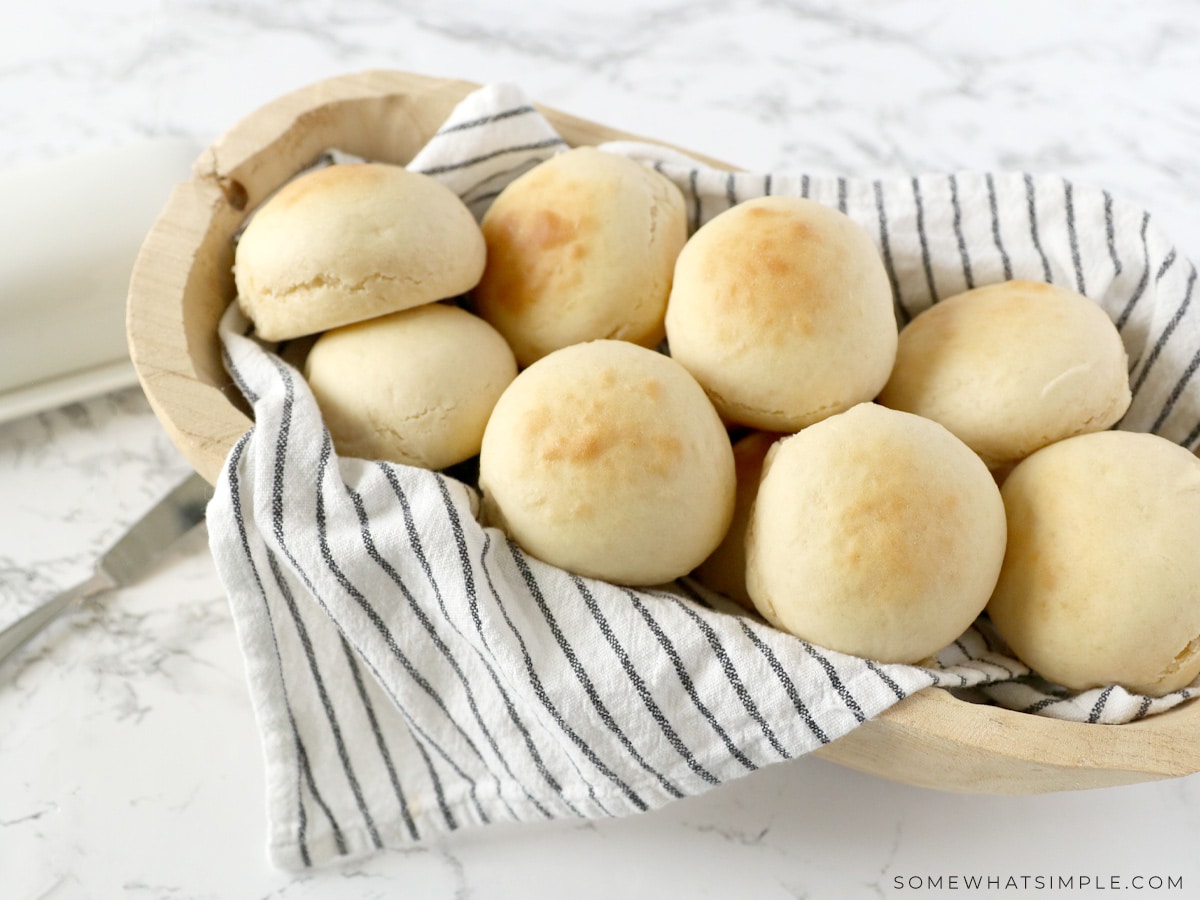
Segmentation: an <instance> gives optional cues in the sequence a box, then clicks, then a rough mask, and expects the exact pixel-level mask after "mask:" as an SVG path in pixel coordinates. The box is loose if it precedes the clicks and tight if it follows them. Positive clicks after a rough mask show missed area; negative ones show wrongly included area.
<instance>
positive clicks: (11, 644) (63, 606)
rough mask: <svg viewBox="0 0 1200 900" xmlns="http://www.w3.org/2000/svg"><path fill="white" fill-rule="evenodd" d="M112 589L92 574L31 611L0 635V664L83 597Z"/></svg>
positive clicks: (104, 577) (99, 574)
mask: <svg viewBox="0 0 1200 900" xmlns="http://www.w3.org/2000/svg"><path fill="white" fill-rule="evenodd" d="M111 587H113V582H112V579H111V578H109V577H108V576H107V575H105V574H104V573H103V572H99V571H98V572H95V573H94V574H93V575H92V576H91V577H90V578H87V579H85V580H84V581H81V582H79V584H77V585H75V586H74V587H72V588H69V589H67V590H65V591H63V592H62V593H61V594H59V595H57V596H56V597H52V598H51V599H49V600H47V601H46V602H45V603H43V604H42V605H41V606H38V607H35V608H34V609H32V610H31V611H30V612H28V613H26V614H25V615H24V616H22V617H21V618H19V619H17V621H15V622H13V623H12V624H11V625H9V626H8V627H7V628H5V629H4V630H3V631H0V663H3V662H4V660H6V659H8V657H10V656H12V655H13V654H14V653H16V652H17V650H19V649H20V648H21V647H23V646H24V645H25V644H26V642H28V641H29V640H30V639H31V638H33V637H34V636H35V635H36V634H37V633H38V632H40V631H41V630H42V629H43V628H45V627H46V626H47V625H49V624H50V623H51V622H53V621H54V620H55V619H57V618H58V617H59V616H61V615H62V614H63V613H64V612H66V611H67V610H68V609H71V608H72V607H74V606H76V605H78V604H79V603H80V602H81V601H83V600H84V599H86V598H87V597H93V596H95V595H96V594H99V593H102V592H104V591H107V590H109V589H110V588H111Z"/></svg>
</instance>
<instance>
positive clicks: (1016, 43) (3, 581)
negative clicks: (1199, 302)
mask: <svg viewBox="0 0 1200 900" xmlns="http://www.w3.org/2000/svg"><path fill="white" fill-rule="evenodd" d="M501 9H503V12H501ZM0 60H3V63H0V121H3V122H4V126H5V127H4V128H3V130H2V131H0V171H3V170H5V169H11V168H13V167H19V166H22V165H25V164H29V163H33V162H36V161H41V160H47V159H59V158H66V157H70V156H72V155H74V154H78V153H82V152H89V151H96V150H100V149H104V148H110V147H114V146H120V145H122V144H127V143H131V142H135V141H139V140H143V139H145V138H147V137H162V136H175V137H181V138H187V139H191V140H194V141H195V142H196V144H197V146H203V145H204V144H206V143H207V142H209V141H211V140H212V139H213V138H214V137H215V136H216V135H217V134H218V133H220V132H221V131H223V130H224V129H225V128H226V127H228V126H229V125H230V124H232V123H233V122H234V121H236V120H237V119H239V118H240V117H241V116H243V115H245V114H246V113H248V112H250V111H251V110H252V109H254V108H256V107H257V106H259V105H261V104H262V103H264V102H266V101H267V100H270V99H272V98H273V97H275V96H278V95H279V94H282V93H285V92H287V91H290V90H292V89H294V88H297V87H300V86H303V85H305V84H308V83H310V82H313V81H316V80H318V79H321V78H324V77H328V76H331V75H335V74H340V73H344V72H351V71H357V70H362V69H368V68H396V69H404V70H409V71H414V72H420V73H423V74H430V75H447V76H455V77H462V78H467V79H470V80H473V81H477V82H490V81H510V82H514V83H516V84H519V85H521V86H522V87H523V88H524V89H525V90H526V92H527V93H528V94H529V95H530V96H532V97H534V98H535V99H537V100H539V101H541V102H544V103H546V104H549V105H551V106H554V107H556V108H558V109H561V110H565V111H569V112H572V113H575V114H577V115H580V116H583V117H586V118H590V119H594V120H597V121H600V122H603V123H606V124H609V125H612V126H614V127H618V128H621V129H624V130H626V131H630V132H633V133H637V134H642V135H645V136H647V137H650V138H659V139H662V140H665V141H669V142H671V143H674V144H678V145H682V146H685V147H689V148H692V149H695V150H697V151H699V152H702V153H705V154H707V155H709V156H712V157H717V158H721V159H725V160H728V161H731V162H735V163H737V164H739V165H741V166H744V167H746V168H750V169H757V170H760V171H768V170H775V171H780V170H792V171H806V172H810V173H813V174H844V175H856V176H868V177H881V176H890V175H901V174H917V173H922V172H932V171H948V170H955V169H972V170H1010V171H1012V170H1018V171H1030V172H1044V173H1055V174H1060V175H1064V176H1066V177H1068V178H1070V179H1072V180H1073V181H1075V182H1078V183H1086V184H1092V185H1097V186H1101V187H1105V188H1107V189H1109V190H1110V191H1111V192H1112V193H1114V194H1115V195H1117V196H1119V197H1122V198H1124V199H1126V200H1129V201H1132V202H1134V203H1136V204H1139V205H1140V206H1142V207H1143V208H1145V209H1148V210H1150V211H1152V212H1153V214H1154V215H1155V217H1156V219H1157V221H1158V223H1159V225H1160V227H1161V228H1162V229H1163V230H1164V231H1166V232H1167V233H1168V234H1170V235H1171V236H1172V237H1173V238H1174V240H1175V241H1176V245H1177V248H1178V250H1179V252H1180V253H1181V254H1183V255H1185V256H1187V257H1189V258H1191V259H1193V260H1194V259H1196V258H1198V257H1200V214H1198V213H1197V210H1198V209H1200V101H1197V99H1196V94H1195V90H1194V85H1195V84H1197V83H1200V7H1197V6H1196V5H1195V4H1194V3H1191V2H1186V0H1176V2H1151V3H1133V2H1122V3H1113V4H1105V5H1104V7H1103V12H1101V8H1100V7H1097V6H1085V5H1083V4H1078V3H1069V2H1064V0H1040V2H1036V3H1035V2H1024V0H1022V2H1014V3H1005V4H991V5H987V6H981V5H967V4H959V3H950V2H945V0H902V2H897V3H891V4H880V3H851V4H840V5H835V4H832V3H825V2H794V3H780V2H767V0H759V2H752V0H744V2H743V0H732V2H723V3H707V2H703V0H700V2H693V3H690V4H677V3H674V2H669V0H649V2H638V3H635V2H632V0H616V2H613V3H608V4H602V5H597V4H595V3H589V4H584V3H581V2H577V0H576V2H569V3H559V4H550V3H541V2H537V0H519V2H516V3H510V4H505V5H504V6H503V7H501V6H500V5H498V4H497V5H489V4H486V3H483V2H480V0H463V2H460V3H457V4H453V5H451V4H438V3H432V2H422V0H411V2H404V0H401V2H387V0H348V2H343V3H338V4H333V3H318V2H299V3H291V4H282V3H272V2H269V0H248V2H242V3H236V4H235V3H221V2H215V0H113V2H108V3H105V4H94V3H90V2H85V0H44V2H41V3H36V4H23V5H22V6H21V7H20V9H19V11H18V12H16V13H8V14H6V27H5V28H4V30H3V32H2V33H0ZM64 262H66V261H64ZM48 277H49V273H48ZM187 470H188V469H187V465H186V463H184V461H183V460H182V458H181V457H180V456H179V455H178V453H177V452H176V451H175V449H174V447H173V446H172V445H171V443H170V441H169V440H168V438H167V437H166V435H165V434H164V432H163V431H162V430H161V428H160V426H159V425H158V422H157V420H156V419H155V418H154V416H153V414H152V412H151V411H150V409H149V407H148V405H147V403H146V401H145V400H144V398H143V397H142V395H141V393H140V391H139V390H138V389H137V388H136V387H129V388H123V389H118V390H115V391H110V392H108V393H101V394H99V395H98V396H94V397H88V398H85V399H81V400H79V401H77V402H72V403H69V404H67V405H65V406H60V407H56V408H48V409H45V410H43V411H40V412H36V413H32V414H28V415H24V416H21V417H18V418H16V419H13V420H11V421H8V422H6V423H4V424H0V622H7V621H9V620H11V619H14V618H16V617H17V616H18V615H19V614H20V613H22V612H24V611H25V610H27V609H29V608H32V607H33V606H34V605H36V604H37V603H38V602H40V601H41V600H43V599H46V598H48V597H49V596H51V595H52V594H54V593H55V592H56V591H58V590H60V589H62V588H65V587H68V586H70V585H71V584H72V583H74V582H75V581H78V580H80V579H81V578H83V577H85V576H86V575H87V573H88V571H89V568H90V563H91V560H92V559H93V558H94V557H95V555H96V554H97V553H98V552H99V551H101V550H102V549H104V548H105V547H106V546H107V545H108V544H109V543H110V542H111V541H112V540H113V539H115V538H116V537H117V536H118V535H119V534H120V532H121V531H122V529H123V527H124V526H125V525H126V524H128V523H129V522H131V521H132V520H133V519H134V518H135V517H136V516H137V514H138V513H139V512H140V511H141V510H142V509H143V508H145V507H146V506H148V505H149V504H150V503H151V502H153V500H154V499H155V498H156V497H157V496H159V495H160V494H161V493H163V492H164V491H165V490H166V489H167V488H168V487H169V486H170V485H171V484H172V483H173V482H174V481H175V480H177V479H178V478H179V477H180V476H181V475H182V474H184V473H185V472H186V471H187ZM0 722H2V723H3V727H0V896H2V897H4V898H9V897H12V898H51V897H53V898H64V897H113V896H117V895H122V896H126V895H127V896H132V897H189V898H218V897H220V898H224V897H238V898H250V897H269V896H270V897H289V898H300V897H304V898H333V897H337V898H369V897H390V896H422V897H426V896H427V897H435V896H438V897H440V896H446V897H457V898H489V897H497V898H498V897H523V898H537V897H547V898H549V897H563V896H571V897H581V898H585V897H608V896H611V895H614V894H615V895H617V896H622V897H652V896H689V897H718V896H745V897H762V898H775V897H779V898H785V897H795V898H799V897H813V898H816V897H836V898H859V897H863V898H877V897H889V898H891V897H904V896H943V895H946V896H959V895H962V894H963V893H965V892H966V888H965V885H960V886H958V887H956V888H954V889H951V887H950V882H949V880H948V879H949V877H950V876H952V875H957V876H982V877H983V878H985V879H986V878H988V877H992V878H996V879H999V880H1000V881H999V883H1000V887H998V888H996V889H995V890H993V891H992V892H987V891H981V892H977V893H968V895H970V896H993V895H994V896H1004V897H1008V896H1027V895H1028V896H1032V895H1035V894H1036V895H1037V896H1057V895H1062V896H1074V895H1076V894H1087V893H1090V892H1091V891H1093V890H1096V889H1111V888H1112V887H1114V886H1117V885H1115V884H1114V883H1113V882H1112V879H1113V878H1116V879H1119V882H1118V884H1119V886H1121V887H1130V888H1132V887H1137V886H1138V885H1139V884H1140V885H1142V886H1144V887H1145V889H1146V892H1147V893H1151V894H1156V895H1159V894H1161V895H1165V896H1177V897H1184V896H1195V891H1196V890H1197V885H1200V857H1198V856H1197V854H1196V853H1195V836H1196V835H1197V834H1200V776H1191V777H1187V778H1182V779H1176V780H1171V781H1166V782H1158V783H1153V784H1144V785H1137V786H1131V787H1125V788H1115V789H1109V790H1103V791H1091V792H1082V793H1062V794H1053V795H1042V796H1032V797H991V796H962V795H956V794H946V793H939V792H933V791H927V790H923V789H918V788H913V787H908V786H905V785H900V784H894V783H890V782H885V781H882V780H880V779H876V778H873V777H870V776H867V775H863V774H859V773H856V772H853V771H850V770H848V769H843V768H840V767H838V766H835V765H833V764H831V763H828V762H825V761H821V760H817V759H801V760H797V761H793V762H790V763H787V764H781V765H777V766H774V767H772V768H770V769H768V770H765V771H762V772H759V773H756V774H755V775H753V776H750V777H747V778H744V779H741V780H739V781H737V782H735V783H732V784H727V785H724V786H722V787H720V788H717V789H715V790H713V791H712V792H711V793H709V794H707V795H705V796H702V797H698V798H692V799H686V800H681V801H677V802H675V803H673V804H672V805H669V806H668V807H666V808H664V809H661V810H659V811H656V812H652V813H648V814H644V815H641V816H637V817H634V818H628V819H622V820H615V821H604V822H598V823H583V824H580V823H576V822H572V823H563V824H558V825H536V826H533V825H530V826H519V827H513V826H500V825H498V826H492V827H489V828H486V829H483V830H473V831H466V832H460V833H456V834H454V835H451V836H450V837H447V838H441V839H437V840H434V841H431V842H429V843H426V844H421V845H418V846H415V847H413V848H412V849H409V850H405V851H400V852H393V853H387V854H382V855H378V856H375V857H372V858H370V859H367V860H365V861H359V862H356V863H353V864H350V865H347V866H343V867H334V868H330V869H327V870H320V871H315V872H311V873H305V874H303V875H295V874H292V873H287V872H281V871H278V870H275V869H272V868H271V866H270V865H269V864H268V861H267V857H266V852H265V847H264V843H265V829H266V822H265V808H264V807H265V803H264V784H263V769H262V759H261V751H260V748H259V739H258V732H257V729H256V725H255V721H254V717H253V713H252V710H251V707H250V702H249V698H248V696H247V693H246V685H245V678H244V672H243V668H242V660H241V656H240V651H239V648H238V645H237V642H236V638H235V635H234V632H233V626H232V623H231V619H230V615H229V610H228V607H227V603H226V600H225V597H224V595H223V592H222V587H221V584H220V583H219V581H218V580H217V577H216V574H215V571H214V568H213V565H212V561H211V559H210V557H209V554H208V548H207V545H206V542H205V539H204V534H203V531H202V530H201V531H198V532H196V533H193V534H192V535H191V536H189V537H188V538H187V539H186V540H185V541H184V542H183V543H182V544H181V545H180V546H178V547H177V548H176V549H175V550H174V552H173V553H172V554H171V555H170V557H169V558H168V559H167V560H165V561H164V563H163V564H162V565H161V566H160V567H159V568H157V569H156V570H155V572H154V573H153V574H152V575H151V576H150V577H148V578H147V579H146V580H145V581H144V582H142V583H141V584H139V585H138V586H136V587H134V588H130V589H126V590H123V591H120V592H118V593H116V594H113V595H110V596H109V597H107V598H106V599H104V600H103V601H102V602H99V603H94V604H89V605H86V606H85V607H84V608H82V609H81V610H79V611H78V612H76V613H75V614H74V615H73V616H71V617H70V619H69V620H67V621H64V622H62V623H60V624H59V625H58V626H56V627H55V628H54V629H53V630H52V631H51V632H49V633H47V634H46V635H45V636H44V637H43V638H42V639H39V640H38V641H37V642H36V643H35V644H33V645H32V646H30V647H29V648H27V649H26V651H25V652H24V653H23V654H22V655H21V656H20V657H19V658H18V659H16V660H14V661H12V662H11V663H9V664H8V665H6V666H5V667H4V668H3V669H0ZM1060 875H1061V876H1064V877H1066V876H1070V877H1071V878H1073V887H1072V888H1071V889H1070V890H1066V891H1063V892H1055V891H1051V890H1047V889H1044V887H1043V889H1039V884H1040V885H1042V886H1044V885H1045V883H1046V882H1045V881H1044V880H1043V881H1041V882H1038V881H1037V880H1036V879H1038V878H1042V879H1048V878H1050V877H1052V876H1055V877H1057V876H1060ZM939 877H940V878H942V879H943V881H942V887H941V888H937V887H936V886H934V887H931V886H930V885H931V882H932V883H933V884H934V885H936V884H937V882H936V880H935V879H937V878H939ZM1139 877H1140V878H1143V879H1145V881H1143V882H1136V881H1135V880H1134V879H1136V878H1139ZM1155 878H1157V879H1161V889H1159V890H1152V889H1151V888H1152V887H1153V886H1154V883H1155V882H1154V879H1155ZM1010 879H1012V880H1010ZM1179 883H1182V888H1179V887H1178V884H1179Z"/></svg>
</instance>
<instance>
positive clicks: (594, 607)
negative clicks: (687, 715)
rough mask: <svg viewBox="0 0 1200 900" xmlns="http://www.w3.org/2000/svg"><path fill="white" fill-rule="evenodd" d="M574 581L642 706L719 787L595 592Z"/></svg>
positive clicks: (700, 773)
mask: <svg viewBox="0 0 1200 900" xmlns="http://www.w3.org/2000/svg"><path fill="white" fill-rule="evenodd" d="M571 582H572V583H573V584H574V585H575V590H577V591H578V592H579V595H580V596H581V597H582V598H583V602H584V604H585V605H586V606H587V608H588V611H589V612H590V613H591V614H592V618H593V619H594V620H595V621H596V626H597V627H598V628H599V629H600V633H601V634H602V635H604V639H605V640H606V641H607V642H608V646H609V647H611V648H612V651H613V654H614V655H615V656H616V657H617V661H618V662H620V664H621V669H622V670H623V671H624V672H625V675H626V676H627V677H628V678H629V681H630V683H631V684H632V685H633V689H634V691H636V692H637V695H638V697H640V698H641V700H642V704H643V705H644V706H645V707H646V711H647V712H648V713H650V717H651V718H652V719H654V722H655V724H656V725H658V727H659V728H660V729H661V730H662V733H663V737H665V738H666V739H667V743H669V744H670V745H671V747H672V748H673V749H674V750H675V752H676V753H678V754H679V755H680V756H681V757H682V758H683V761H684V762H685V763H687V766H688V768H689V769H691V770H692V771H693V772H695V773H696V774H697V775H698V776H700V778H702V779H703V780H704V781H706V782H708V783H709V784H720V780H719V779H718V778H717V777H716V776H715V775H713V774H712V772H710V771H708V770H707V769H706V768H704V766H702V765H700V763H699V762H697V760H696V757H695V756H693V755H692V751H691V750H690V749H689V748H688V746H687V744H685V743H684V742H683V739H682V738H680V736H679V733H678V732H677V731H675V729H674V728H673V727H672V726H671V723H670V721H669V720H668V719H667V717H666V716H665V715H664V714H663V711H662V709H660V708H659V706H658V704H657V703H655V702H654V697H653V696H652V695H651V693H650V689H649V688H648V687H647V686H646V680H645V679H644V678H642V676H641V675H640V674H639V673H638V671H637V668H636V667H635V666H634V664H633V660H631V659H630V658H629V654H628V653H626V652H625V648H624V647H622V646H621V642H620V641H619V640H617V636H616V635H615V634H613V630H612V627H611V626H610V625H609V624H608V620H607V619H606V618H605V617H604V613H603V612H602V611H601V609H600V606H599V604H598V603H597V602H596V598H595V597H594V596H593V595H592V592H591V591H589V590H588V588H587V585H586V584H584V582H583V579H581V578H579V577H578V576H577V575H572V576H571Z"/></svg>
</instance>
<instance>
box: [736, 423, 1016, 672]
mask: <svg viewBox="0 0 1200 900" xmlns="http://www.w3.org/2000/svg"><path fill="white" fill-rule="evenodd" d="M1004 538H1005V521H1004V504H1003V503H1002V502H1001V500H1000V492H999V489H998V488H997V487H996V483H995V482H994V481H993V480H992V476H991V474H990V473H989V472H988V470H987V467H986V466H984V465H983V463H982V462H981V461H980V459H979V457H978V456H976V455H975V454H974V453H972V452H971V450H970V448H968V447H967V446H966V445H965V444H963V443H962V442H961V441H960V440H958V438H956V437H954V435H952V434H950V432H948V431H947V430H946V429H945V428H943V427H942V426H941V425H938V424H937V423H936V422H932V421H930V420H929V419H922V418H920V417H919V416H914V415H910V414H909V413H903V412H896V411H895V410H890V409H885V408H884V407H881V406H877V405H875V404H873V403H864V404H860V405H858V406H855V407H853V408H852V409H850V410H849V411H847V412H844V413H841V414H839V415H835V416H831V417H829V418H827V419H825V420H824V421H822V422H818V423H817V424H816V425H812V426H810V427H808V428H806V429H804V430H803V431H801V432H800V433H799V434H796V435H793V436H792V437H788V438H784V439H783V440H782V441H780V442H779V443H778V444H776V445H775V446H774V448H773V449H772V450H771V452H770V453H769V454H768V456H767V462H766V467H765V470H764V472H763V476H762V482H761V484H760V485H759V489H758V498H757V500H755V503H754V511H753V513H752V515H751V519H750V527H749V530H748V532H747V535H746V586H747V589H748V591H749V593H750V597H751V599H752V600H753V601H754V605H755V606H756V607H757V608H758V611H759V612H761V613H762V615H763V616H764V617H765V618H766V619H767V621H769V622H771V623H772V624H773V625H775V626H777V627H779V628H781V629H783V630H784V631H788V632H791V633H792V634H795V635H797V636H799V637H801V638H804V639H805V640H807V641H811V642H813V643H815V644H819V645H821V646H824V647H828V648H831V649H833V650H840V651H842V652H844V653H852V654H855V655H858V656H864V657H868V658H871V659H876V660H881V661H883V662H899V663H915V662H919V661H921V660H923V659H925V658H927V657H929V656H932V655H933V654H935V653H937V652H938V651H939V650H941V649H942V648H943V647H945V646H946V645H947V644H949V643H950V642H951V641H953V640H954V639H955V638H957V637H958V636H959V635H960V634H962V633H963V632H964V631H965V630H966V629H967V627H968V626H970V624H971V623H972V622H973V621H974V620H975V618H976V617H977V616H978V615H979V613H980V612H981V611H982V610H983V608H984V606H985V605H986V603H987V601H988V597H989V596H990V595H991V593H992V588H993V587H994V585H995V584H996V577H997V575H998V573H999V571H1000V563H1001V560H1002V559H1003V557H1004Z"/></svg>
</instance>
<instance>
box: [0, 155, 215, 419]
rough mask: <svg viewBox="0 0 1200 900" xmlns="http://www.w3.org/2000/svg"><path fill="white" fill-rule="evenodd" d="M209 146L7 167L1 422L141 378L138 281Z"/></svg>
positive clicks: (0, 223)
mask: <svg viewBox="0 0 1200 900" xmlns="http://www.w3.org/2000/svg"><path fill="white" fill-rule="evenodd" d="M199 153H200V148H199V147H198V146H197V145H196V144H195V143H194V142H192V141H190V140H186V139H183V138H155V139H147V140H144V141H140V142H137V143H133V144H129V145H126V146H123V147H116V148H112V149H106V150H101V151H95V152H91V153H87V154H83V155H77V156H73V157H67V158H63V159H58V160H53V161H49V162H45V163H39V164H35V165H30V166H26V167H23V168H19V169H11V170H9V171H6V172H0V197H3V198H4V202H3V204H2V205H0V247H3V248H4V251H3V254H2V255H0V421H4V420H7V419H13V418H16V417H17V416H21V415H26V414H28V413H31V412H35V411H37V410H40V409H45V408H49V407H53V406H57V405H60V404H62V403H67V402H71V401H74V400H79V399H83V398H84V397H87V396H90V395H94V394H96V393H100V392H103V391H108V390H113V389H115V388H117V387H123V386H127V385H130V384H133V383H135V382H136V377H135V375H134V373H133V366H132V365H131V364H130V362H129V352H128V349H127V347H126V342H125V300H126V295H127V293H128V291H129V278H130V275H131V273H132V271H133V264H134V261H135V259H136V258H137V253H138V250H139V248H140V247H141V244H142V241H143V239H144V238H145V236H146V234H147V232H149V230H150V227H151V226H152V225H153V224H154V220H155V219H156V218H157V216H158V214H159V213H160V212H161V211H162V208H163V206H164V205H165V203H166V201H167V197H168V195H169V194H170V192H171V189H172V188H173V187H174V186H175V185H176V184H177V183H178V182H180V181H183V180H185V179H187V178H188V177H189V175H190V170H191V165H192V162H193V160H195V159H196V157H197V156H199Z"/></svg>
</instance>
